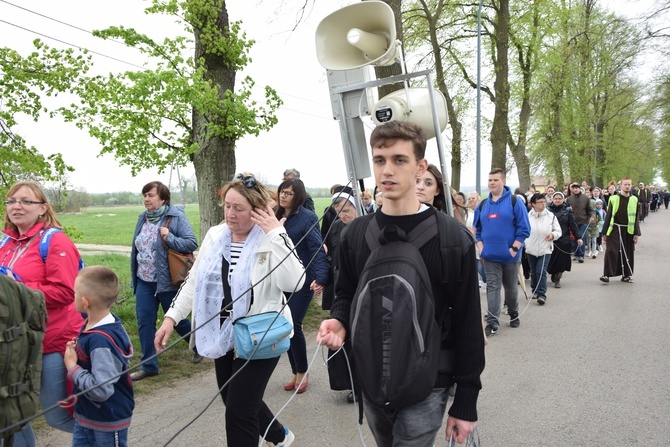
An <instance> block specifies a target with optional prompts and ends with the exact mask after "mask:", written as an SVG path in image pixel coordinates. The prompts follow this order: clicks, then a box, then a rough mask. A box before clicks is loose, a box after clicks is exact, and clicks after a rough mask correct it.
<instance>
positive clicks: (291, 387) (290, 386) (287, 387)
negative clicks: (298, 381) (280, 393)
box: [284, 376, 295, 391]
mask: <svg viewBox="0 0 670 447" xmlns="http://www.w3.org/2000/svg"><path fill="white" fill-rule="evenodd" d="M284 389H285V390H286V391H293V390H295V376H293V379H291V381H290V382H286V383H285V384H284Z"/></svg>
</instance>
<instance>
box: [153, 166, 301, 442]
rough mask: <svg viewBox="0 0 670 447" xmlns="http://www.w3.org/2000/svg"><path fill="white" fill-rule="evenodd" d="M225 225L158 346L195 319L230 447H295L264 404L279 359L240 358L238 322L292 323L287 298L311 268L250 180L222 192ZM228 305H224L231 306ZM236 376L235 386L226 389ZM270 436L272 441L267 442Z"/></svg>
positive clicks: (207, 246) (216, 230)
mask: <svg viewBox="0 0 670 447" xmlns="http://www.w3.org/2000/svg"><path fill="white" fill-rule="evenodd" d="M221 196H222V197H223V208H224V211H225V223H223V224H221V225H217V226H215V227H212V228H210V230H209V231H208V232H207V235H206V236H205V239H204V241H203V243H202V248H201V250H200V252H199V253H198V257H197V259H196V261H195V263H194V264H193V268H192V269H191V271H190V273H189V275H188V278H186V281H185V282H184V284H183V285H182V287H181V289H179V293H178V294H177V296H176V297H175V299H174V301H173V302H172V306H171V307H170V309H169V310H168V312H167V313H166V314H165V319H164V320H163V324H162V325H161V327H160V329H159V330H158V332H156V338H155V341H154V344H155V346H156V350H157V351H158V352H160V351H161V350H163V349H164V348H165V345H166V344H167V341H168V339H169V337H170V334H171V333H172V330H173V327H174V325H175V322H177V321H181V320H182V319H183V318H184V317H185V316H186V315H188V314H189V313H190V312H191V311H192V312H193V315H192V320H191V321H192V322H193V327H194V328H197V331H196V332H195V333H194V335H195V337H191V340H193V339H195V344H196V347H197V349H198V353H200V354H201V355H202V356H204V357H208V358H212V359H214V367H215V370H216V381H217V384H218V387H219V389H220V392H221V397H222V399H223V403H224V405H225V406H226V415H225V419H226V440H227V443H228V445H229V446H235V447H237V446H250V447H251V446H257V445H258V439H259V436H264V437H265V439H266V440H267V441H268V444H269V445H277V446H279V445H283V446H288V445H290V444H291V443H292V442H293V440H294V439H295V436H294V434H293V433H292V432H291V431H290V430H289V429H288V428H285V427H284V426H283V425H282V424H280V423H279V421H277V420H275V419H274V415H273V414H272V412H271V411H270V409H269V408H268V407H267V405H266V404H265V403H264V402H263V394H264V392H265V388H266V386H267V383H268V381H269V380H270V376H271V375H272V372H273V371H274V369H275V367H276V366H277V363H278V362H279V356H280V354H278V355H277V357H274V358H269V359H253V358H252V359H251V361H249V362H247V361H246V360H244V359H241V358H238V357H237V356H236V355H235V345H234V342H233V330H232V328H233V324H232V323H233V321H234V320H237V319H238V318H241V317H244V316H246V315H254V314H259V313H263V312H270V311H278V312H283V313H284V316H285V317H286V318H287V319H288V320H289V321H290V322H291V321H292V320H291V316H290V311H289V309H288V306H284V292H285V291H287V292H291V291H293V290H296V289H300V288H301V287H302V285H303V282H304V277H305V276H304V272H305V270H304V268H303V265H302V263H301V262H300V259H299V258H298V256H297V255H296V254H295V251H294V250H293V243H292V242H291V239H290V238H289V237H288V235H287V234H286V230H285V228H284V227H283V225H282V224H283V220H284V219H282V221H278V220H277V218H276V217H275V214H274V212H273V211H272V208H271V207H270V206H269V205H268V204H269V203H270V200H271V199H270V195H269V192H268V190H267V189H266V188H265V187H264V186H263V185H262V184H261V183H260V182H259V181H257V180H256V178H255V177H254V176H253V175H252V174H249V173H243V174H238V175H237V176H235V178H234V179H233V181H231V182H230V183H227V184H226V185H225V186H224V187H223V189H222V191H221ZM224 297H225V298H224ZM242 367H244V370H243V371H241V373H240V374H237V375H235V377H234V378H232V380H231V381H230V383H229V384H227V385H226V386H224V384H226V383H227V382H228V381H229V380H230V379H231V377H232V376H233V375H234V374H236V373H237V372H238V371H240V370H241V369H242ZM266 433H267V435H266Z"/></svg>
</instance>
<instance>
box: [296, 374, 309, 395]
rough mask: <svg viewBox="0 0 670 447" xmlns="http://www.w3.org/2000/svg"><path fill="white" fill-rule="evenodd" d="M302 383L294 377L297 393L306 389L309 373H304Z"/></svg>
mask: <svg viewBox="0 0 670 447" xmlns="http://www.w3.org/2000/svg"><path fill="white" fill-rule="evenodd" d="M303 377H304V379H302V383H300V380H298V379H297V378H296V379H295V388H296V389H297V390H298V394H302V393H304V392H305V391H307V382H308V381H309V374H305V375H304V376H303Z"/></svg>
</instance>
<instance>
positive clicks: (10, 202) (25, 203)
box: [5, 199, 46, 206]
mask: <svg viewBox="0 0 670 447" xmlns="http://www.w3.org/2000/svg"><path fill="white" fill-rule="evenodd" d="M17 203H20V204H21V205H23V206H28V205H44V204H45V203H46V202H38V201H36V200H14V199H10V200H5V205H6V206H12V205H16V204H17Z"/></svg>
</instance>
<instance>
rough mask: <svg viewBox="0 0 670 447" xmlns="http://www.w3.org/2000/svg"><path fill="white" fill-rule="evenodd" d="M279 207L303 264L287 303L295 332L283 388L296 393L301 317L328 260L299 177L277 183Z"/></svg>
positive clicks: (303, 367)
mask: <svg viewBox="0 0 670 447" xmlns="http://www.w3.org/2000/svg"><path fill="white" fill-rule="evenodd" d="M277 190H278V192H279V206H278V207H277V212H276V216H277V219H286V222H285V223H284V226H285V227H286V232H287V233H288V235H289V237H290V238H291V240H292V241H293V245H295V249H296V253H297V254H298V257H299V258H300V260H301V261H302V265H304V266H305V269H306V271H307V272H306V275H305V283H304V285H303V286H302V287H297V286H296V287H295V289H293V290H291V291H288V292H287V293H286V297H287V298H288V306H289V307H290V308H291V315H292V316H293V327H294V330H295V334H294V335H293V338H292V339H291V349H289V351H288V359H289V361H290V362H291V371H292V372H293V376H292V377H291V379H290V380H289V381H288V382H286V384H285V385H284V389H285V390H286V391H293V390H297V392H298V394H300V393H304V392H305V390H307V380H308V377H307V375H306V372H307V366H308V365H307V343H306V342H305V334H304V333H303V331H302V320H303V318H305V314H306V313H307V308H308V307H309V303H310V302H311V301H312V298H313V297H314V294H315V293H316V294H317V295H318V294H319V293H321V292H322V291H323V289H324V287H325V285H326V284H328V260H327V259H326V252H325V251H324V249H323V240H322V239H321V232H320V231H319V225H318V218H317V217H316V214H314V213H313V212H312V211H310V210H308V209H307V208H305V207H304V206H302V205H301V204H302V203H304V200H305V197H306V196H307V192H306V191H305V185H304V184H303V183H302V180H300V179H297V178H290V179H286V180H284V181H283V182H281V184H280V185H279V188H278V189H277Z"/></svg>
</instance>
